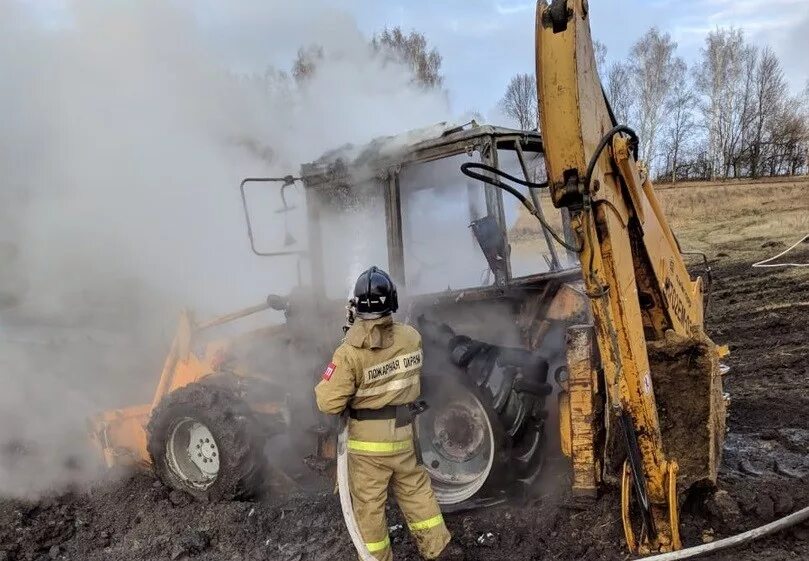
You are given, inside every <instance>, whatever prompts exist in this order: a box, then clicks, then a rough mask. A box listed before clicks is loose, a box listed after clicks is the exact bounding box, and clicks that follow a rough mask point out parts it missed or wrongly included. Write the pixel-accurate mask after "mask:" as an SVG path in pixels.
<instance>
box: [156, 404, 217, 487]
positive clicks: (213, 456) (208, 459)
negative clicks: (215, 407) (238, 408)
mask: <svg viewBox="0 0 809 561" xmlns="http://www.w3.org/2000/svg"><path fill="white" fill-rule="evenodd" d="M166 460H167V464H168V467H169V469H170V470H171V471H172V473H174V475H176V476H177V477H178V478H179V479H180V480H181V481H182V482H183V483H185V484H187V485H190V486H192V487H194V488H196V489H207V488H208V487H210V486H211V485H213V484H214V482H215V481H216V479H217V477H218V476H219V445H218V443H217V442H216V439H215V438H214V437H213V433H211V430H210V429H209V428H208V427H206V426H205V425H204V424H202V423H200V422H199V421H197V420H196V419H192V418H190V417H184V418H182V419H179V420H178V421H177V422H175V423H174V425H173V427H172V429H171V432H170V433H169V438H168V442H167V445H166Z"/></svg>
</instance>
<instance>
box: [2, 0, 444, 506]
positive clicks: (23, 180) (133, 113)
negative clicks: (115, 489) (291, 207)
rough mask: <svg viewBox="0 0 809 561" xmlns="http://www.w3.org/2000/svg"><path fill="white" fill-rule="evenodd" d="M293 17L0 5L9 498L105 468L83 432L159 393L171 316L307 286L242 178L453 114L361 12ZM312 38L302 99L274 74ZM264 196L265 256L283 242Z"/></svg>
mask: <svg viewBox="0 0 809 561" xmlns="http://www.w3.org/2000/svg"><path fill="white" fill-rule="evenodd" d="M298 4H303V3H286V2H280V1H275V0H273V1H261V2H259V1H257V0H256V1H250V2H239V3H218V4H216V5H214V6H205V7H204V8H203V6H201V5H200V4H198V3H191V2H163V1H156V0H144V1H138V2H107V1H105V0H81V1H78V0H77V1H75V2H70V3H65V4H52V5H51V4H45V7H43V5H42V4H35V3H21V2H14V1H9V0H0V68H3V73H4V77H3V80H2V81H0V107H2V110H3V114H4V124H3V127H2V129H0V171H1V172H2V179H0V182H1V184H2V187H0V259H2V263H0V270H1V271H0V304H2V308H0V387H2V392H0V447H3V448H2V449H3V450H5V451H6V452H8V451H11V455H9V454H6V455H5V456H3V457H4V458H6V456H8V458H11V459H8V458H7V461H6V460H3V461H2V462H0V493H11V494H15V495H19V494H27V493H31V492H37V491H41V490H44V489H47V488H50V487H52V486H54V485H61V484H63V483H65V482H66V481H75V480H76V479H82V478H87V477H91V476H92V475H93V474H92V472H91V471H90V470H88V469H86V466H85V464H87V461H86V460H87V458H88V457H89V455H90V454H92V452H90V451H88V450H86V449H85V448H84V446H85V440H86V439H85V435H84V425H83V420H84V418H85V417H86V416H87V415H88V414H91V413H93V412H96V411H99V410H101V409H104V408H107V407H110V406H123V405H126V404H130V403H135V402H139V401H140V402H144V401H146V402H147V401H149V400H150V399H151V392H153V391H154V387H155V385H156V381H157V376H158V374H159V370H160V363H161V361H162V358H163V356H164V355H165V352H166V351H167V348H168V344H169V342H170V340H171V335H172V331H173V327H174V322H175V318H176V314H177V311H178V310H179V309H180V308H182V307H184V306H188V307H192V308H195V309H197V310H199V311H200V315H203V316H204V315H207V314H210V313H214V312H225V311H230V310H233V309H235V308H238V307H241V306H246V305H251V304H254V303H257V302H260V301H262V300H263V298H264V297H265V296H266V294H267V293H269V292H277V293H287V292H288V291H289V290H290V289H291V288H292V287H293V286H294V285H295V284H297V276H296V274H295V271H296V263H295V258H279V259H273V260H261V259H259V258H257V257H255V256H254V255H253V254H252V253H251V252H250V250H249V246H248V244H247V240H246V236H245V233H244V231H245V230H244V223H243V216H242V209H241V201H240V199H239V196H238V190H237V187H238V184H239V181H240V179H241V178H242V177H246V176H263V175H285V174H287V173H297V172H298V166H299V164H300V163H302V162H306V161H310V160H313V159H315V158H316V157H318V156H319V155H320V154H321V153H323V152H324V151H326V150H328V149H330V148H333V147H335V146H336V145H340V144H343V143H346V142H353V143H359V142H364V141H367V140H369V139H370V138H373V137H375V136H379V135H386V134H394V133H397V132H400V131H402V130H407V129H412V128H414V127H418V126H422V125H426V124H429V123H432V122H436V121H439V120H445V119H446V118H447V114H448V107H447V101H446V97H445V95H444V94H443V93H442V92H436V91H426V90H423V89H420V88H417V87H415V86H413V85H412V83H411V76H410V73H409V71H408V69H406V68H405V67H403V66H398V65H396V64H393V63H391V62H390V61H383V60H380V59H379V58H376V57H375V56H374V55H373V54H372V53H371V51H370V50H369V49H368V48H367V38H366V37H364V36H363V35H362V34H361V33H360V32H359V31H358V29H357V26H356V24H355V22H354V21H353V20H352V19H351V18H350V17H349V16H347V15H346V14H344V13H342V12H340V11H339V10H338V9H335V8H334V7H329V6H327V5H325V3H321V2H307V3H306V6H303V5H298ZM315 42H316V43H318V44H321V45H323V47H324V53H325V58H324V60H323V61H322V62H321V63H320V65H319V67H318V71H317V72H316V73H315V75H314V76H312V77H311V79H309V80H308V81H307V82H306V83H304V84H302V85H300V86H299V85H298V84H296V83H295V82H294V81H292V80H290V79H289V78H288V77H285V75H284V74H283V73H282V72H281V71H279V70H278V69H280V70H284V69H285V68H288V66H289V64H290V62H291V57H292V56H293V55H294V53H295V51H296V50H297V48H298V47H299V46H301V45H306V44H310V43H315ZM273 68H274V69H273ZM268 69H269V70H268ZM269 189H273V188H267V189H265V190H264V191H265V192H264V193H259V194H258V195H257V196H256V198H254V199H252V202H254V203H258V204H260V205H261V204H265V203H266V205H272V206H271V207H267V208H268V210H266V209H265V211H263V212H259V214H258V215H257V220H260V221H264V222H266V221H269V220H271V221H272V223H271V224H270V226H267V227H265V228H264V229H263V230H261V231H260V232H259V234H260V236H259V238H260V239H259V242H260V243H262V244H265V245H266V246H268V247H266V248H265V249H271V250H272V249H282V247H281V245H282V242H283V236H282V235H281V232H282V230H281V225H282V224H283V221H282V218H281V217H280V215H278V214H275V212H274V210H275V209H276V208H277V207H278V206H280V203H279V202H278V199H277V193H276V192H275V191H269ZM290 198H291V200H292V202H293V204H294V203H296V202H297V203H298V208H297V209H296V211H293V213H290V216H288V217H286V218H287V219H288V220H289V222H290V224H291V230H292V233H293V235H294V236H295V237H296V239H297V240H298V243H299V245H300V246H301V247H300V248H301V249H304V248H305V243H306V236H305V232H304V231H303V228H302V227H301V224H302V218H303V216H304V210H303V209H302V208H301V207H300V202H301V196H300V193H299V192H298V193H295V192H294V191H292V192H291V193H290ZM344 249H345V250H346V252H350V251H351V248H344ZM355 254H356V252H355ZM340 283H342V279H341V280H340ZM341 290H343V289H342V288H341ZM276 319H278V318H276ZM0 455H2V454H0Z"/></svg>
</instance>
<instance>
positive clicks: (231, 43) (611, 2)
mask: <svg viewBox="0 0 809 561" xmlns="http://www.w3.org/2000/svg"><path fill="white" fill-rule="evenodd" d="M0 1H8V0H0ZM66 1H67V0H28V2H27V3H28V4H29V6H30V7H32V8H33V9H35V10H36V11H37V12H38V13H39V14H40V18H41V20H42V21H43V22H46V23H48V24H53V25H58V24H59V23H60V22H61V21H62V20H63V19H64V15H65V12H66V9H65V5H66ZM77 1H78V2H81V0H77ZM116 1H119V2H125V1H132V0H116ZM178 1H180V2H183V3H191V4H193V5H194V9H195V11H196V13H197V14H198V15H199V21H200V23H201V24H202V25H203V26H204V27H205V29H206V32H207V33H209V34H210V35H211V36H212V37H218V38H219V40H220V45H221V50H222V51H223V54H224V55H225V58H226V59H229V61H230V64H231V65H232V66H233V67H234V68H238V69H240V70H244V71H251V70H256V69H262V68H263V67H265V66H266V65H268V64H272V65H274V66H276V67H280V68H285V67H288V66H289V64H290V63H289V61H291V60H292V59H293V58H294V56H295V53H296V51H297V49H298V48H299V47H300V46H301V45H302V44H309V43H313V42H317V41H318V37H319V36H326V35H328V34H329V27H330V26H332V25H346V24H347V23H348V22H349V21H351V20H353V21H352V22H351V23H352V24H353V25H356V27H357V28H358V29H359V31H360V32H362V33H363V34H365V35H371V34H373V33H374V32H375V31H378V30H380V29H382V28H384V27H386V26H388V27H392V26H397V25H398V26H401V27H402V28H403V29H404V30H406V31H409V30H412V29H415V30H417V31H420V32H422V33H423V34H424V35H425V36H426V37H427V39H428V41H429V43H430V44H431V45H433V46H435V47H436V48H437V49H438V51H439V52H440V53H441V55H442V56H443V73H444V76H445V84H446V88H447V90H448V93H449V97H450V101H451V104H452V109H453V111H455V112H457V113H459V114H460V113H463V112H466V111H476V112H479V113H481V114H483V115H484V116H490V115H492V114H493V112H494V110H495V108H496V106H497V102H498V100H499V99H500V97H501V96H502V93H503V90H504V89H505V84H506V83H507V82H508V80H509V78H510V77H511V76H513V75H514V74H516V73H518V72H530V71H532V69H533V66H534V60H533V43H534V11H535V8H536V4H535V2H533V1H530V0H472V1H470V0H443V1H441V2H435V1H429V0H406V1H405V0H384V1H380V0H343V1H340V2H337V1H326V0H309V1H301V2H296V3H289V4H288V6H290V8H289V9H287V8H286V7H285V9H284V11H283V12H280V11H278V10H277V9H276V10H275V11H274V13H275V14H277V17H278V18H281V19H283V20H286V22H287V23H288V25H287V26H280V28H282V29H285V30H286V31H285V32H281V33H280V34H279V33H278V31H277V30H278V29H279V26H274V29H275V30H276V31H275V32H274V33H267V31H266V27H265V25H266V23H265V22H266V21H267V20H266V17H267V12H268V11H269V10H270V8H271V4H273V2H266V1H264V2H263V1H261V0H233V1H229V2H225V1H223V0H178ZM590 5H591V10H592V19H591V22H592V23H591V25H592V26H593V35H594V37H595V38H597V39H598V40H600V41H601V42H603V43H604V44H605V45H606V46H607V49H608V54H607V60H608V62H609V61H611V60H616V59H621V58H624V57H626V56H627V54H628V52H629V50H630V48H631V46H632V44H633V43H634V42H635V41H636V40H637V39H638V37H640V36H641V35H642V34H643V33H644V32H645V31H646V30H647V29H648V28H649V27H651V26H657V27H658V28H660V29H662V30H663V31H665V32H668V33H670V34H671V36H672V37H673V38H674V40H675V41H676V42H677V43H678V45H679V51H678V52H679V54H680V56H682V57H683V58H685V60H686V61H687V62H688V63H689V64H690V63H692V62H694V61H695V60H696V59H697V58H698V57H699V51H700V48H701V47H702V45H703V44H704V40H705V36H706V34H707V33H708V32H709V31H711V30H713V29H716V28H717V27H726V26H735V27H738V28H741V29H743V30H744V31H745V34H746V35H747V37H748V39H749V40H750V41H751V42H752V43H754V44H756V45H758V46H764V45H770V46H771V47H772V48H773V49H774V50H775V52H776V53H777V55H778V56H779V58H780V59H781V62H782V63H783V66H784V70H785V73H786V75H787V78H788V80H789V84H790V87H791V89H792V90H793V91H795V92H797V91H800V90H801V89H803V88H804V87H805V86H806V84H807V80H809V57H807V56H806V53H807V52H809V0H591V2H590ZM291 6H297V7H296V8H293V7H291ZM276 8H277V7H276ZM341 18H342V19H344V20H345V21H344V22H340V21H336V20H338V19H341Z"/></svg>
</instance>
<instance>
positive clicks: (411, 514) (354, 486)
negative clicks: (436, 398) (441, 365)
mask: <svg viewBox="0 0 809 561" xmlns="http://www.w3.org/2000/svg"><path fill="white" fill-rule="evenodd" d="M422 360H423V356H422V350H421V336H420V335H419V333H418V331H416V330H415V329H413V328H412V327H410V326H408V325H403V324H399V323H394V322H393V319H392V316H390V315H388V316H385V317H382V318H379V319H375V320H357V321H356V322H355V323H354V325H353V326H352V327H351V328H350V329H349V330H348V332H347V333H346V338H345V340H344V342H343V344H341V345H340V346H339V347H338V348H337V350H336V351H335V353H334V357H333V358H332V361H331V363H330V364H329V365H328V366H327V367H326V369H325V371H324V373H323V379H322V380H321V381H320V382H319V383H318V384H317V386H316V387H315V396H316V398H317V405H318V408H319V409H320V410H321V411H322V412H324V413H330V414H340V413H342V412H343V411H344V410H345V409H347V408H348V409H349V410H350V411H351V416H350V418H349V441H348V450H349V453H350V454H349V466H348V467H349V476H350V479H351V499H352V504H353V508H354V514H355V517H356V519H357V525H358V526H359V528H360V532H361V533H362V535H363V539H364V541H365V542H366V546H367V547H368V549H369V550H370V551H371V553H372V554H373V555H374V556H375V557H376V558H377V559H380V560H383V561H388V560H390V559H392V553H391V549H390V538H389V536H388V526H387V521H386V520H385V502H386V500H387V492H388V487H389V486H390V487H392V488H393V491H394V494H395V495H396V499H397V502H398V503H399V506H400V508H401V509H402V511H403V512H404V515H405V518H406V519H407V521H408V526H409V528H410V530H411V532H413V535H414V537H415V538H416V543H417V544H418V547H419V550H420V552H421V554H422V556H424V557H425V558H427V559H434V558H436V557H437V556H438V555H439V554H440V553H441V551H442V550H443V549H444V547H445V546H446V544H447V543H448V542H449V540H450V535H449V532H448V531H447V529H446V526H445V525H444V519H443V517H442V515H441V511H440V509H439V507H438V502H437V501H436V499H435V495H434V494H433V491H432V487H431V486H430V478H429V476H428V475H427V472H426V470H425V469H424V466H422V465H420V464H419V463H418V462H417V457H416V453H415V449H414V440H413V427H412V424H411V423H403V422H401V418H400V419H399V420H398V421H397V418H396V415H395V414H394V412H395V411H398V410H400V409H403V408H397V407H395V406H406V405H407V404H410V403H413V402H414V401H415V400H416V399H417V398H418V396H419V393H420V392H421V386H420V375H421V365H422ZM387 412H390V415H388V414H386V413H387ZM374 417H379V418H374ZM384 417H387V418H384Z"/></svg>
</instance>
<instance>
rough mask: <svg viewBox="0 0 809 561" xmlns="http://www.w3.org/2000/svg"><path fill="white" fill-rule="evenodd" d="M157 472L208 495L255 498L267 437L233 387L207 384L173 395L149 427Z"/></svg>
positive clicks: (170, 482) (211, 497) (180, 487)
mask: <svg viewBox="0 0 809 561" xmlns="http://www.w3.org/2000/svg"><path fill="white" fill-rule="evenodd" d="M147 435H148V443H147V447H148V451H149V455H150V456H151V458H152V465H153V467H154V470H155V473H156V475H157V476H158V477H159V478H160V479H161V480H162V481H163V482H164V483H165V484H166V485H168V486H169V487H172V488H174V489H178V490H181V491H185V492H187V493H189V494H190V495H192V496H194V497H196V498H198V499H202V500H224V499H233V498H249V497H251V496H254V495H256V494H257V493H258V492H259V491H260V490H261V488H262V485H263V482H264V471H265V467H266V463H265V458H264V454H263V448H264V443H265V438H264V435H263V433H262V431H261V430H260V427H259V424H258V423H257V422H256V419H255V418H254V416H253V414H252V412H251V411H250V408H249V407H248V405H247V404H246V403H245V402H244V401H243V400H241V399H240V398H239V397H237V396H236V395H234V394H233V392H232V391H230V390H228V389H226V388H222V387H217V386H212V385H206V384H201V383H195V384H189V385H188V386H186V387H184V388H180V389H178V390H175V391H173V392H171V393H170V394H168V395H167V396H166V397H164V398H163V400H162V401H161V402H160V404H158V406H157V407H156V408H155V410H154V411H153V412H152V416H151V419H150V421H149V424H148V426H147Z"/></svg>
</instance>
